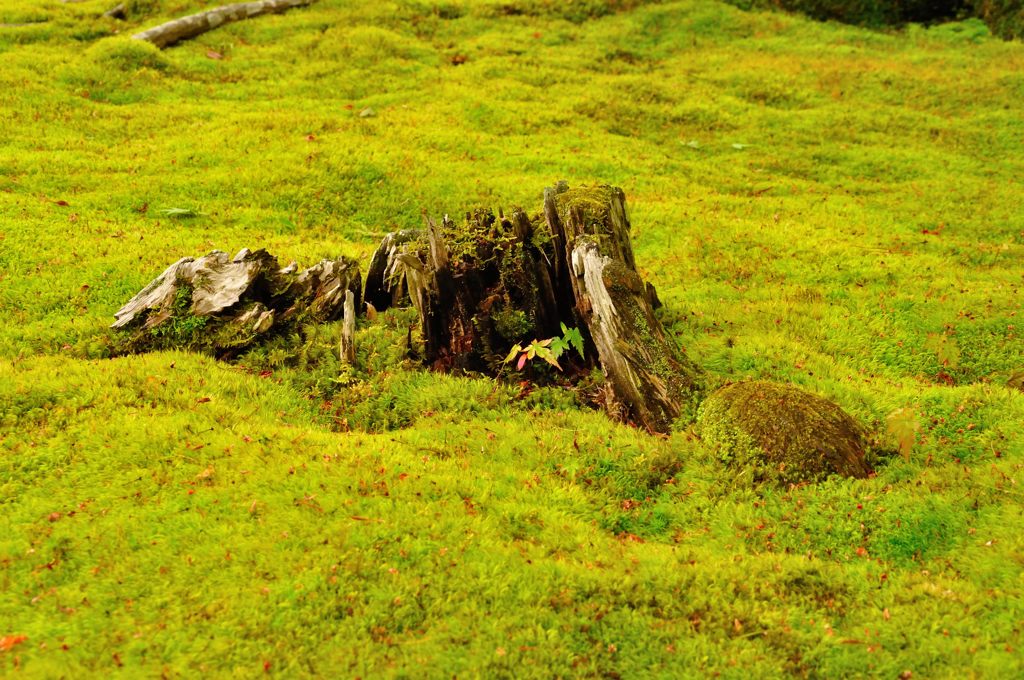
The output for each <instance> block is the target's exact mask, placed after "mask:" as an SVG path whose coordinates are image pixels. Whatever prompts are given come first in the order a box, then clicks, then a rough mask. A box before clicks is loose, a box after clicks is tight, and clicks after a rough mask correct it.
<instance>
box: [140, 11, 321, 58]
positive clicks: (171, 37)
mask: <svg viewBox="0 0 1024 680" xmlns="http://www.w3.org/2000/svg"><path fill="white" fill-rule="evenodd" d="M314 2H316V0H256V1H255V2H239V3H235V4H231V5H224V6H222V7H216V8H214V9H209V10H206V11H205V12H198V13H196V14H191V15H189V16H187V17H182V18H180V19H174V20H173V21H168V22H166V23H163V24H160V25H159V26H154V27H153V28H150V29H147V30H145V31H142V32H141V33H136V34H135V35H133V36H132V38H133V39H135V40H145V41H146V42H151V43H153V44H154V45H156V46H157V47H159V48H161V49H163V48H165V47H168V46H170V45H173V44H174V43H176V42H180V41H182V40H189V39H190V38H194V37H196V36H197V35H202V34H203V33H206V32H207V31H211V30H213V29H215V28H218V27H220V26H223V25H225V24H229V23H232V22H235V21H241V20H242V19H251V18H252V17H257V16H260V15H261V14H276V13H280V12H284V11H287V10H289V9H293V8H295V7H304V6H306V5H311V4H313V3H314Z"/></svg>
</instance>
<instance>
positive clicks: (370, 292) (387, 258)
mask: <svg viewBox="0 0 1024 680" xmlns="http://www.w3.org/2000/svg"><path fill="white" fill-rule="evenodd" d="M421 235H422V234H421V232H420V231H419V230H417V229H404V230H402V231H395V232H391V233H390V234H387V235H386V236H385V237H384V239H383V240H382V241H381V242H380V245H379V246H377V250H376V251H374V253H373V257H371V258H370V266H369V267H368V268H367V270H366V293H365V294H364V295H363V299H364V300H365V301H366V302H367V304H371V305H373V307H374V309H376V310H377V311H378V312H383V311H384V310H385V309H387V308H388V307H394V306H399V305H402V304H403V303H405V302H407V301H409V300H410V298H409V284H408V283H407V279H408V278H409V275H408V272H407V269H408V267H410V266H416V265H413V264H412V262H413V261H415V262H416V263H417V264H419V260H418V259H417V258H416V257H415V255H413V256H412V257H409V254H410V252H412V253H415V249H416V248H417V247H418V241H419V239H420V236H421ZM415 276H416V275H415V273H414V274H412V277H413V278H415ZM412 302H413V303H414V304H415V302H416V300H412Z"/></svg>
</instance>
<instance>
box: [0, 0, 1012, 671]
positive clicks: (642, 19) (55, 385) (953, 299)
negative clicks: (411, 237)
mask: <svg viewBox="0 0 1024 680" xmlns="http://www.w3.org/2000/svg"><path fill="white" fill-rule="evenodd" d="M113 4H116V1H111V2H109V4H108V3H105V2H101V1H100V0H90V2H82V3H72V2H69V3H61V2H38V3H28V2H25V1H24V0H0V23H4V22H10V23H18V22H22V21H41V20H43V19H46V22H45V23H33V24H31V25H27V26H4V27H0V60H2V67H0V90H2V92H3V93H4V95H0V120H2V121H3V125H2V129H3V131H4V133H7V134H5V135H4V139H3V152H0V215H3V219H2V221H0V357H2V360H0V583H2V586H3V587H0V622H2V625H3V628H2V629H0V637H6V636H19V635H25V636H27V637H28V640H27V641H24V642H23V643H21V644H18V645H16V646H14V647H13V648H12V649H10V650H9V651H7V652H0V676H14V677H19V676H24V677H26V678H36V677H40V678H48V677H97V676H108V675H116V674H119V673H120V674H123V675H124V676H125V677H146V676H153V675H161V674H166V675H167V676H169V677H192V676H196V675H197V674H200V675H202V674H205V675H209V676H211V677H221V676H232V675H239V676H245V677H249V676H262V675H264V674H266V675H267V676H268V677H287V678H291V677H303V676H331V677H333V676H342V677H346V676H347V677H354V676H361V677H390V676H402V675H405V676H418V675H433V674H437V675H440V674H441V673H442V672H443V673H445V674H446V675H452V674H457V675H459V676H460V677H477V676H482V677H531V676H546V675H551V669H564V670H560V671H558V672H562V673H564V674H565V675H576V676H584V677H616V676H619V677H624V678H630V677H649V676H663V677H713V676H716V675H717V676H721V677H734V676H736V675H739V674H741V673H742V674H746V675H749V676H750V677H756V678H759V677H770V678H774V677H778V676H780V675H787V674H788V675H792V676H794V677H823V678H845V677H881V678H897V677H899V676H900V675H901V674H903V675H904V676H906V675H907V674H906V671H910V672H911V673H912V674H913V677H914V678H933V677H934V678H945V677H957V678H960V677H986V678H988V677H991V678H1003V677H1024V658H1022V655H1021V653H1020V645H1019V644H1018V643H1017V642H1015V640H1018V639H1019V636H1020V628H1021V626H1020V622H1021V621H1024V597H1022V596H1021V581H1020V574H1021V569H1020V555H1021V553H1022V552H1024V546H1022V543H1021V536H1024V515H1022V507H1024V502H1022V499H1021V494H1020V487H1021V477H1020V468H1021V466H1022V465H1024V395H1022V393H1020V392H1018V391H1015V390H1008V389H1005V388H1003V385H1005V384H1006V380H1007V377H1008V376H1009V375H1011V374H1013V373H1014V372H1017V371H1020V370H1022V369H1024V345H1022V343H1021V342H1020V338H1019V329H1020V319H1021V318H1022V315H1024V309H1022V307H1021V303H1022V302H1021V293H1020V291H1021V268H1020V263H1021V261H1022V259H1024V234H1022V233H1021V219H1020V206H1021V205H1024V196H1022V190H1021V182H1020V177H1021V176H1022V174H1024V169H1022V167H1021V155H1020V154H1019V153H1017V150H1018V149H1019V147H1020V140H1021V134H1022V128H1021V124H1022V122H1021V115H1020V102H1021V101H1024V76H1022V75H1021V74H1022V73H1024V64H1022V55H1021V48H1020V46H1019V45H1017V44H1015V43H1004V42H1003V41H1000V40H994V39H991V38H989V37H986V36H985V35H984V34H983V33H980V31H979V30H978V28H977V26H976V25H974V24H968V25H962V28H963V30H960V31H958V30H956V25H950V26H944V27H936V28H929V29H923V28H913V29H908V30H906V31H905V32H878V31H869V30H863V29H860V28H856V27H851V26H848V25H840V24H836V23H834V22H833V23H822V22H815V21H810V20H806V19H805V18H803V17H801V16H799V15H787V14H783V13H778V12H760V11H755V12H740V11H737V10H736V9H735V8H732V7H729V6H727V5H724V4H722V3H718V2H704V1H699V0H672V1H670V2H663V3H660V4H652V3H647V4H644V5H643V6H637V7H635V8H634V9H632V10H627V11H622V12H616V13H609V14H605V15H604V16H602V17H600V18H599V19H594V20H586V21H583V22H581V23H569V22H566V21H565V20H564V19H563V18H562V17H561V16H560V14H559V11H560V8H559V7H558V6H556V5H555V4H554V3H551V4H550V7H549V9H550V11H549V12H542V11H537V12H535V13H523V14H518V15H515V14H506V13H503V10H502V6H503V5H509V4H518V3H510V2H508V0H445V1H444V2H442V3H438V2H433V1H428V0H394V1H393V2H387V3H372V2H342V1H341V0H321V2H318V3H316V4H314V5H312V6H310V7H309V8H303V9H296V10H293V11H290V12H287V13H285V14H281V15H275V16H267V17H260V18H258V19H254V20H252V21H245V22H238V23H235V24H232V25H230V26H227V27H223V28H220V29H217V30H215V31H211V32H209V33H207V34H205V35H203V36H200V37H199V38H198V39H196V40H193V41H187V42H185V43H182V44H181V45H179V46H177V47H174V48H171V49H168V50H165V51H164V52H163V55H162V56H163V57H164V58H165V59H167V60H168V61H169V63H170V64H171V68H168V69H159V68H153V67H146V66H143V67H141V68H138V69H135V70H132V69H131V68H129V69H127V70H122V69H121V68H120V66H118V65H116V63H115V64H114V65H111V66H106V65H103V64H101V63H99V62H97V61H96V60H95V59H93V57H92V56H91V55H89V54H88V53H87V51H88V49H89V48H90V47H91V46H92V45H91V43H83V42H82V41H80V40H79V39H78V37H85V36H88V35H95V33H96V32H97V30H98V29H100V28H102V29H105V30H108V31H112V30H115V29H118V30H120V31H122V32H123V33H125V32H128V31H131V30H135V29H136V28H142V27H145V26H148V25H152V24H155V23H158V22H159V21H163V20H166V19H170V18H173V17H175V16H181V15H183V14H186V13H188V12H192V11H196V10H199V9H204V8H207V7H209V6H210V4H211V3H210V2H200V1H199V0H174V1H173V2H171V0H152V11H151V13H147V15H145V16H140V17H138V18H136V17H132V18H131V20H130V22H128V23H129V24H131V25H130V26H129V25H123V24H119V23H118V22H114V21H110V20H107V19H100V18H98V17H97V14H98V13H99V12H102V11H104V10H106V9H108V8H109V7H110V6H112V5H113ZM1006 6H1007V7H1011V6H1012V3H1006ZM453 7H454V8H457V10H461V11H453ZM442 15H445V16H447V17H449V18H445V16H442ZM453 16H454V17H456V18H450V17H453ZM365 29H380V30H383V31H387V35H381V34H380V33H379V32H377V31H373V30H369V31H368V30H365ZM968 29H969V30H968ZM968 35H970V36H972V37H971V39H969V40H965V39H964V37H965V36H968ZM76 36H78V37H76ZM378 38H379V40H378ZM389 38H390V39H389ZM350 39H351V41H352V42H354V43H359V45H357V46H354V47H352V49H351V50H350V49H349V48H348V43H349V40H350ZM399 43H400V44H399ZM378 48H379V50H380V57H379V58H376V57H375V55H374V54H373V51H374V50H375V49H378ZM211 50H212V51H215V52H216V53H218V54H221V55H223V56H224V58H223V59H215V58H211V57H210V56H208V52H210V51H211ZM459 54H461V55H463V56H465V57H466V58H467V59H466V61H465V62H464V63H462V64H459V65H455V64H454V63H453V62H452V57H453V56H456V55H459ZM327 91H329V92H330V93H331V96H329V97H325V96H323V93H324V92H327ZM8 93H10V94H9V96H5V95H8ZM113 104H116V105H113ZM349 107H351V108H349ZM367 107H370V108H373V109H374V110H375V111H376V113H377V115H376V116H375V117H367V118H361V117H360V116H359V112H360V111H362V110H363V109H365V108H367ZM690 142H694V144H692V145H691V144H690ZM734 144H739V145H741V148H736V147H734V146H733V145H734ZM742 145H747V146H742ZM559 178H565V179H566V180H568V181H569V183H570V184H571V185H573V186H579V185H580V183H582V182H607V183H610V184H612V185H615V186H621V187H622V188H623V189H624V190H625V192H626V194H627V196H628V198H629V202H630V208H631V210H632V221H633V227H634V247H635V248H636V255H637V260H638V262H639V264H640V268H641V274H642V275H643V277H644V278H647V279H650V280H653V281H654V282H655V283H656V284H657V286H658V292H659V295H660V297H661V298H662V300H663V301H664V303H665V313H664V315H663V316H662V317H661V318H662V321H663V323H666V325H670V327H669V331H670V333H671V335H672V336H673V337H674V338H677V339H678V341H679V342H680V343H682V344H683V345H685V349H686V352H687V354H688V355H689V356H691V357H694V358H695V360H696V361H697V362H698V363H699V364H700V365H701V366H702V367H704V368H705V369H706V370H707V371H708V373H709V374H710V376H711V379H712V380H715V381H719V382H724V381H730V380H731V381H738V380H742V379H744V378H758V379H765V380H773V381H779V382H790V383H794V384H797V385H801V386H804V387H810V388H811V389H814V390H819V391H821V393H827V394H828V395H830V396H831V397H834V399H835V400H836V401H837V402H838V403H840V404H842V405H843V408H844V409H845V410H847V411H848V412H849V413H850V414H851V415H852V416H854V417H855V418H856V419H857V420H858V421H860V422H862V423H864V424H865V425H867V426H869V427H870V428H871V429H878V428H880V427H884V423H885V422H886V418H887V416H888V415H889V414H891V413H893V412H894V411H896V410H897V409H902V408H908V409H912V410H913V411H914V412H916V413H917V414H918V416H919V419H920V430H919V431H918V432H917V434H916V437H915V438H914V441H913V442H912V447H911V448H910V450H909V451H907V456H906V458H905V459H904V458H903V457H902V456H897V457H896V458H894V459H892V460H890V461H889V462H888V463H887V464H886V465H884V466H879V467H878V469H877V470H876V474H877V476H875V477H871V478H868V479H847V478H840V477H832V478H830V479H827V480H825V481H823V482H820V483H816V484H813V485H805V486H798V487H795V488H788V489H784V490H783V489H779V488H776V487H774V486H773V485H770V484H764V485H760V486H757V487H754V488H752V487H751V485H750V484H749V483H748V481H749V480H748V479H747V478H743V479H741V480H739V482H740V483H737V479H736V468H734V467H727V466H725V465H723V464H722V462H721V461H720V460H719V459H718V457H717V453H718V451H717V450H711V449H710V448H709V447H708V446H707V444H706V443H705V442H701V441H699V440H697V439H696V438H695V437H693V435H692V433H691V432H689V431H688V430H685V429H684V430H682V431H678V432H676V433H674V434H673V435H671V436H670V437H668V438H661V437H651V436H649V435H647V434H646V433H643V432H639V431H637V430H635V429H634V428H630V427H627V426H624V425H622V424H620V423H616V422H615V421H613V420H611V419H609V418H608V417H606V416H605V415H604V414H602V413H595V412H592V411H590V410H587V409H582V408H575V407H573V406H572V404H570V403H568V400H566V399H564V398H563V397H564V395H562V394H561V393H559V392H555V391H553V390H544V391H540V392H539V394H537V395H536V396H533V395H532V393H531V392H528V391H527V390H525V389H523V390H520V389H519V387H518V385H511V386H508V385H502V384H498V383H495V381H493V380H486V379H467V378H453V377H451V376H440V375H434V374H431V373H428V372H424V371H420V370H414V368H413V366H414V365H415V362H410V361H409V360H408V359H407V354H408V352H409V345H408V343H407V340H408V338H409V332H408V328H409V326H410V325H415V320H414V319H411V318H410V315H409V314H408V310H399V311H401V312H402V314H403V315H404V316H396V317H393V318H392V317H391V312H390V311H389V312H388V313H386V314H379V315H378V319H377V321H375V322H370V323H363V322H362V321H361V322H360V326H359V328H358V329H357V334H358V337H357V342H356V351H357V366H356V367H354V368H353V369H344V368H342V367H340V366H339V365H338V363H337V344H336V343H337V326H336V325H335V324H326V325H321V326H318V328H319V336H318V337H317V339H316V341H315V346H313V347H310V348H309V349H308V350H306V351H304V352H298V351H296V350H295V349H294V347H295V346H292V345H291V344H290V343H291V339H289V338H287V337H282V338H280V339H278V340H276V341H274V342H272V343H270V344H269V345H268V346H267V347H266V348H264V349H266V350H268V351H267V352H254V354H253V356H252V357H248V358H247V359H245V360H244V361H242V362H241V365H231V364H227V363H225V362H217V361H214V360H212V359H210V358H209V357H207V356H205V355H203V354H199V353H195V352H181V351H165V352H154V353H149V354H142V355H132V356H125V357H120V358H116V359H102V358H100V357H102V356H104V354H105V352H104V349H103V347H102V339H103V338H105V337H106V336H105V334H106V327H107V325H108V324H109V323H110V322H111V320H112V319H111V314H112V313H113V312H114V310H116V309H117V308H118V307H119V306H120V305H121V304H123V302H124V301H125V300H127V299H128V298H129V297H131V296H132V295H133V294H134V293H135V292H137V291H138V290H139V289H140V288H141V287H142V286H144V285H145V284H146V283H148V282H149V281H150V280H151V278H152V276H153V274H154V272H158V271H161V270H162V268H163V267H165V266H166V265H167V263H168V262H169V261H171V260H173V259H175V258H176V257H179V256H182V255H189V254H195V253H202V252H207V251H208V250H209V249H210V248H213V247H216V248H220V249H222V250H226V251H229V252H235V251H237V250H238V249H239V248H241V247H243V246H248V247H250V248H253V247H257V246H264V247H266V248H267V249H268V250H270V251H271V252H274V253H277V254H279V255H280V256H281V259H282V263H287V262H289V261H291V260H297V261H299V262H304V263H309V262H316V261H318V260H319V259H321V258H324V257H329V258H334V257H337V255H338V254H349V255H352V256H356V257H358V259H359V260H360V262H365V261H366V258H367V257H368V256H369V254H370V253H372V252H373V249H374V247H375V246H376V245H377V243H379V240H380V236H381V235H382V234H383V233H386V232H388V231H393V230H396V229H413V228H420V227H422V225H423V218H422V214H423V212H424V211H426V212H427V214H429V215H435V216H436V215H441V214H444V212H446V211H447V212H449V213H450V214H452V216H453V217H456V218H457V219H456V221H457V222H458V223H459V224H461V223H462V217H461V215H459V214H458V213H457V212H456V211H459V210H462V209H464V207H465V206H466V205H472V204H482V205H491V206H498V205H512V204H520V205H527V206H536V205H537V204H538V203H539V201H540V196H541V187H544V186H550V185H551V183H552V182H553V181H554V180H557V179H559ZM61 202H63V203H67V205H63V204H62V203H61ZM190 206H201V208H202V212H204V213H207V217H204V218H202V219H197V220H173V221H172V220H168V219H166V217H164V215H163V213H161V210H163V209H166V208H174V207H190ZM542 223H543V221H542V220H539V221H537V222H535V224H537V225H541V224H542ZM925 230H927V231H928V232H938V233H924V232H925ZM535 232H536V234H535V237H534V238H535V239H540V238H543V236H544V234H543V231H542V230H541V231H537V230H536V229H535ZM69 234H73V238H72V239H69V237H68V235H69ZM807 293H810V294H807ZM414 315H415V314H414V313H413V316H414ZM667 321H670V322H671V323H670V324H668V323H667ZM1011 326H1015V327H1014V328H1011ZM297 332H298V333H299V334H300V335H301V334H302V333H303V331H301V330H298V329H297ZM935 334H939V335H943V334H948V335H949V337H950V340H955V341H956V343H957V345H958V346H959V349H960V357H959V360H958V364H959V365H958V367H957V368H956V370H955V371H950V370H949V368H948V366H947V367H946V372H947V373H950V374H951V375H952V376H953V377H954V378H955V382H956V383H957V384H955V385H950V384H948V383H947V382H943V381H940V380H936V376H937V374H938V371H939V370H940V368H941V362H942V361H943V359H942V358H941V357H940V356H939V353H937V352H936V348H934V347H929V342H928V340H929V337H932V336H933V335H935ZM311 337H312V336H311ZM304 344H306V343H303V342H301V338H300V343H299V345H297V347H299V348H301V347H302V346H303V345H304ZM417 345H418V342H417V338H416V333H415V331H414V332H413V333H412V346H413V351H415V348H416V346H417ZM94 347H95V349H93V348H94ZM80 348H81V349H80ZM271 354H273V356H271ZM944 354H945V353H944ZM945 358H946V359H948V358H949V357H948V355H947V356H946V357H945ZM975 381H976V382H975ZM972 383H974V384H972ZM582 387H583V386H582V385H581V390H582ZM587 389H588V390H592V391H593V392H595V393H598V392H601V391H602V389H604V388H602V387H601V385H600V379H599V376H595V377H594V380H592V381H590V384H589V385H588V386H587ZM524 392H526V393H525V394H524ZM594 396H595V398H596V399H597V400H599V401H600V402H601V403H606V402H605V401H604V400H603V399H601V397H600V396H599V395H597V394H595V395H594ZM586 398H587V395H586V394H584V395H581V398H580V401H584V400H585V399H586ZM346 421H347V428H348V430H349V431H347V432H346V431H345V429H346ZM378 432H379V433H378ZM1014 481H1016V484H1014V483H1013V482H1014ZM58 515H59V516H58ZM51 518H52V519H51ZM752 575H753V576H752ZM8 639H9V640H10V639H15V638H8ZM854 642H860V643H861V644H853V643H854ZM848 643H849V644H848ZM65 646H66V649H65ZM613 649H614V651H612V650H613ZM502 652H504V653H502ZM118 663H120V664H123V667H121V668H118ZM16 664H17V667H16Z"/></svg>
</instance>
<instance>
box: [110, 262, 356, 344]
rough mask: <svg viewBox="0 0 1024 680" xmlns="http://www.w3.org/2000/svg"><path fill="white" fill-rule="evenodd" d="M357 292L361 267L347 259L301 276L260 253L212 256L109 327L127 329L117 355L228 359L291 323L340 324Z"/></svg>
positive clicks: (163, 282)
mask: <svg viewBox="0 0 1024 680" xmlns="http://www.w3.org/2000/svg"><path fill="white" fill-rule="evenodd" d="M361 288H362V278H361V276H360V273H359V265H358V264H357V263H356V262H354V261H352V260H348V259H346V258H341V259H339V260H323V261H321V262H319V263H317V264H316V265H314V266H312V267H309V268H308V269H305V270H303V271H301V272H299V271H298V267H297V266H296V265H295V263H292V264H290V265H288V266H287V267H284V268H281V267H280V266H279V265H278V262H277V258H275V257H274V256H273V255H270V254H269V253H267V252H266V251H265V250H257V251H255V252H251V251H249V249H247V248H246V249H243V250H242V251H241V252H239V253H238V254H237V255H236V256H235V257H233V258H232V257H230V256H229V255H228V254H227V253H224V252H222V251H216V250H215V251H213V252H212V253H210V254H208V255H205V256H203V257H200V258H198V259H194V258H191V257H186V258H182V259H180V260H178V261H177V262H175V263H174V264H172V265H171V266H170V267H168V268H167V269H166V270H164V272H163V273H162V274H160V276H158V277H156V278H155V279H154V280H153V281H151V282H150V283H149V284H148V285H147V286H146V287H145V288H143V289H142V290H141V291H140V292H139V293H138V294H136V295H135V296H134V297H133V298H132V299H131V300H129V301H128V302H127V303H126V304H125V305H124V306H123V307H122V308H121V309H119V310H118V311H117V312H116V313H115V314H114V316H115V318H116V321H115V322H114V323H113V324H112V326H111V327H112V328H114V329H116V330H120V331H124V334H123V335H121V336H120V348H121V351H126V352H138V351H145V350H147V349H160V348H164V347H183V348H191V349H198V350H206V351H209V352H211V353H213V354H215V355H217V356H232V355H234V354H237V353H238V352H239V351H241V350H243V349H245V348H247V347H249V346H251V345H252V344H254V343H255V342H257V341H258V340H260V339H262V338H265V337H267V336H268V334H270V333H271V331H275V330H280V329H282V328H285V327H288V326H289V325H291V324H292V323H293V322H297V321H300V320H301V321H310V322H313V323H323V322H325V321H332V320H334V319H337V318H338V317H339V316H340V315H341V314H342V309H343V307H344V305H345V303H346V301H347V298H348V297H351V298H352V304H353V307H355V308H358V306H359V299H360V296H361ZM351 316H352V318H354V317H355V314H354V313H353V314H352V315H351Z"/></svg>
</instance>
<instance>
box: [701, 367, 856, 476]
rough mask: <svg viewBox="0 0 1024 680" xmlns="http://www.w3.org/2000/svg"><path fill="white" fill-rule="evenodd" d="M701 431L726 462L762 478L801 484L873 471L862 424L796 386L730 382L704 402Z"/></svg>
mask: <svg viewBox="0 0 1024 680" xmlns="http://www.w3.org/2000/svg"><path fill="white" fill-rule="evenodd" d="M697 432H698V434H699V435H700V436H701V438H702V439H703V440H704V442H705V443H706V444H707V445H708V446H709V447H711V448H713V449H715V450H716V451H717V452H718V454H719V455H720V456H721V457H722V459H723V460H724V461H725V462H727V463H728V464H730V465H735V466H739V467H749V468H750V469H752V470H753V472H754V475H755V477H756V478H757V479H760V480H765V481H778V482H781V483H800V482H814V481H820V480H822V479H824V478H826V477H828V476H829V475H831V474H838V475H843V476H846V477H866V476H867V475H868V474H869V473H870V468H869V467H868V465H867V463H866V462H865V459H864V454H865V451H864V442H865V432H864V429H863V428H862V427H861V425H860V424H859V423H858V422H857V421H856V420H854V419H853V418H852V417H851V416H850V415H848V414H847V413H846V412H845V411H843V409H841V408H840V407H839V406H838V405H836V404H834V403H833V402H831V401H829V400H828V399H825V398H823V397H820V396H817V395H815V394H811V393H809V392H805V391H804V390H801V389H799V388H797V387H794V386H792V385H782V384H778V383H771V382H762V381H746V382H738V383H733V384H730V385H726V386H725V387H722V388H720V389H719V390H717V391H716V392H714V393H713V394H712V395H711V396H709V397H708V399H707V400H706V401H705V402H704V404H702V405H701V408H700V411H699V413H698V416H697Z"/></svg>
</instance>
